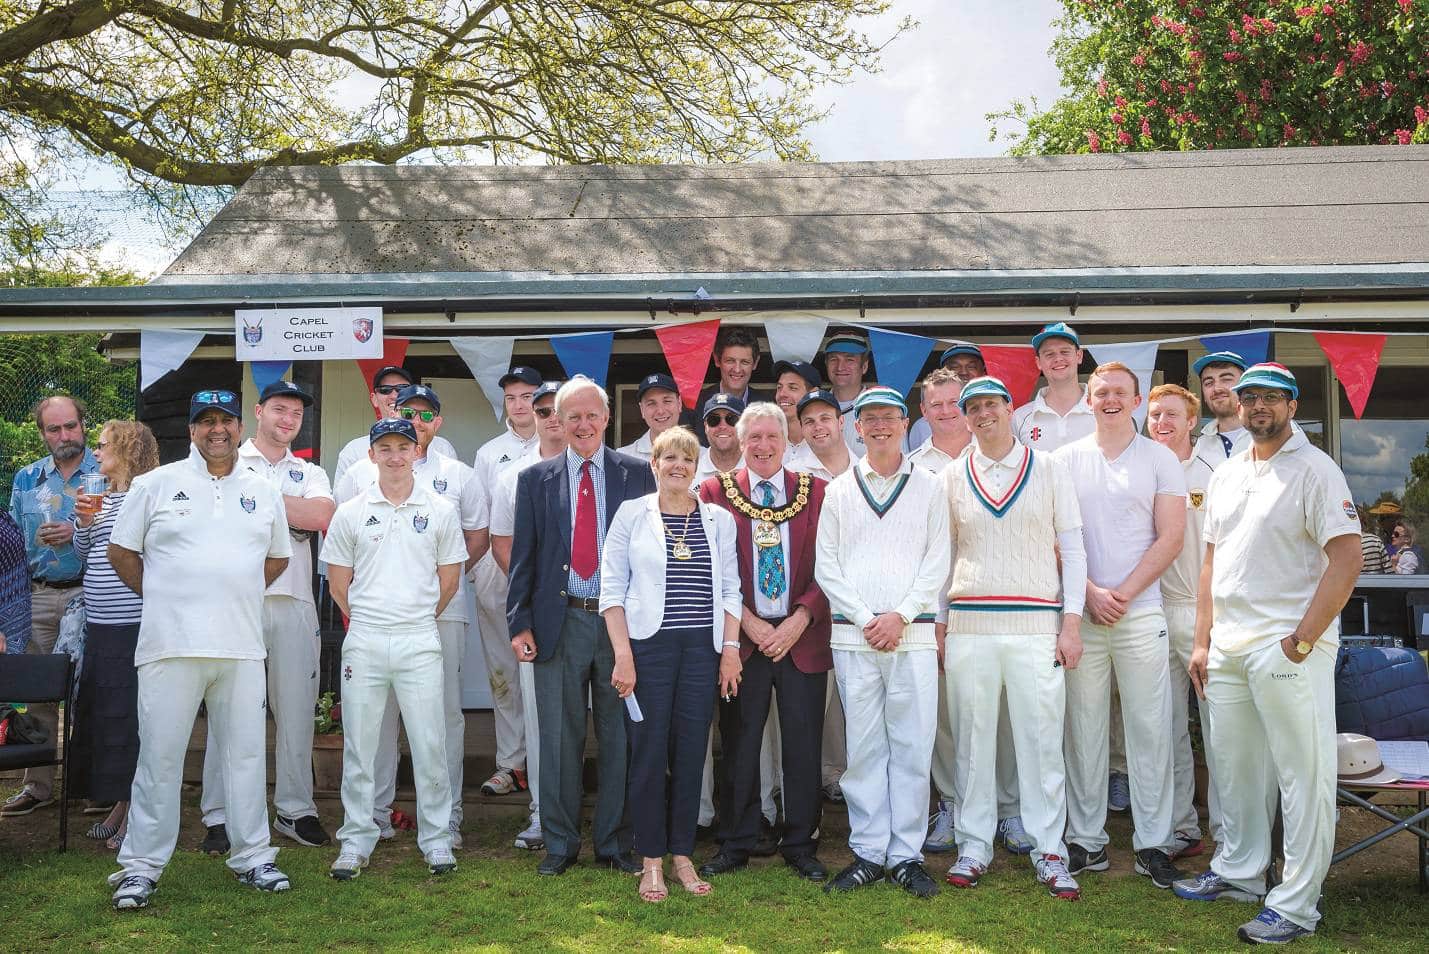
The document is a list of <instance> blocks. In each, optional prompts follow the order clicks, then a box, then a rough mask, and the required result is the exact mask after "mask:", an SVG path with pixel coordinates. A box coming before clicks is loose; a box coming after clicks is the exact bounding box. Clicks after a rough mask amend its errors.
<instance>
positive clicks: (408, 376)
mask: <svg viewBox="0 0 1429 954" xmlns="http://www.w3.org/2000/svg"><path fill="white" fill-rule="evenodd" d="M389 374H397V375H401V377H402V380H403V381H406V382H407V383H408V384H413V383H414V382H413V380H412V372H410V371H408V370H407V369H406V368H404V367H402V366H401V365H396V364H387V365H383V366H382V367H380V368H378V369H377V373H376V374H374V375H373V376H372V390H374V391H375V390H377V383H378V382H379V381H381V380H382V379H383V378H385V377H387V375H389Z"/></svg>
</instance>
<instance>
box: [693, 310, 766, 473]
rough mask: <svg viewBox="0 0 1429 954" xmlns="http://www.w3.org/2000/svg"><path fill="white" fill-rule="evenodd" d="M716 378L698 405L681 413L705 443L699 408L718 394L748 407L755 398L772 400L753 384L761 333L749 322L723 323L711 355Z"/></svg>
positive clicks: (706, 388)
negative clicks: (736, 399) (743, 323)
mask: <svg viewBox="0 0 1429 954" xmlns="http://www.w3.org/2000/svg"><path fill="white" fill-rule="evenodd" d="M710 362H711V363H712V364H713V365H714V370H715V374H716V380H715V383H714V384H710V385H706V386H705V387H703V388H701V389H700V393H699V396H698V397H697V398H696V399H695V406H694V407H692V408H688V409H686V410H682V411H681V412H680V423H681V424H683V425H685V426H686V427H688V428H689V429H690V430H691V431H693V432H694V433H695V434H696V436H698V437H699V439H700V444H701V445H702V446H708V445H706V444H705V437H704V432H703V431H702V430H701V428H700V417H699V413H700V409H701V408H703V407H704V406H705V402H706V401H708V400H709V399H710V398H711V397H713V396H714V395H716V394H729V395H732V396H733V397H737V398H739V399H740V400H741V401H743V402H744V405H745V407H748V406H749V405H750V404H751V403H752V402H754V401H767V400H769V392H768V391H767V390H765V389H764V388H756V387H754V386H753V384H752V383H751V382H752V381H753V380H754V372H755V371H756V370H758V369H759V334H758V331H757V329H755V328H752V327H749V326H747V325H721V326H720V329H719V332H718V333H717V334H716V335H715V343H714V350H713V351H712V352H711V354H710Z"/></svg>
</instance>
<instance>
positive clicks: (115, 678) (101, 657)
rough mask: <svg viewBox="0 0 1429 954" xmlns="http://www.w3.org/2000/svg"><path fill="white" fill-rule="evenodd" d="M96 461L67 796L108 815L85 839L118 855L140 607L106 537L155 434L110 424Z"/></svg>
mask: <svg viewBox="0 0 1429 954" xmlns="http://www.w3.org/2000/svg"><path fill="white" fill-rule="evenodd" d="M94 456H95V457H96V458H97V459H98V460H99V473H100V475H101V476H103V477H104V478H106V480H107V484H108V485H107V487H104V488H102V489H101V488H99V487H94V488H90V489H92V490H94V491H96V492H94V493H86V492H83V491H82V492H81V493H80V496H79V500H78V501H77V502H76V504H75V517H74V522H75V531H74V548H75V552H76V553H78V554H79V557H80V559H81V560H83V561H84V609H85V617H86V623H85V629H86V637H85V643H84V663H83V665H82V667H81V671H80V680H79V696H78V699H77V700H76V704H75V731H74V742H73V745H74V751H73V752H72V753H71V755H70V762H69V764H70V767H71V769H72V770H73V771H74V773H75V776H74V778H73V779H72V780H71V783H70V791H71V792H73V793H75V794H78V795H81V796H87V797H88V798H89V800H90V801H91V803H93V804H96V805H110V804H112V805H113V806H114V807H113V808H112V809H110V811H109V815H108V816H107V817H106V818H105V819H104V820H103V821H100V822H96V823H95V824H94V825H93V826H91V827H90V829H89V831H88V832H86V834H87V835H88V836H89V837H90V838H94V839H97V840H101V841H104V842H105V844H106V845H107V846H108V847H109V848H112V849H116V850H117V849H118V848H119V843H120V842H121V841H123V839H124V831H125V823H126V820H127V818H128V811H129V788H130V786H131V785H133V783H134V767H135V765H136V764H137V763H138V758H139V712H138V709H139V697H138V691H139V677H138V673H137V671H136V670H135V667H134V646H135V644H136V643H137V641H138V639H139V617H140V614H141V611H142V609H143V605H144V601H143V599H142V598H141V597H140V596H139V594H137V593H135V592H134V591H133V590H131V589H129V587H127V586H125V585H124V583H123V582H121V581H120V579H119V577H118V576H117V575H116V574H115V572H114V567H113V566H112V565H110V563H109V555H108V550H109V532H110V530H111V529H113V527H114V521H115V519H116V518H117V517H118V516H119V511H120V510H121V509H122V508H123V506H124V498H125V496H126V495H127V493H128V491H129V484H130V482H131V481H133V479H134V478H135V477H138V476H139V475H140V474H145V473H148V472H149V471H151V470H153V469H154V468H155V467H158V466H159V445H158V442H157V441H155V440H154V435H153V432H151V431H150V430H149V428H148V427H147V426H145V425H143V424H140V423H139V422H137V421H108V422H106V423H105V424H104V426H103V427H101V428H100V429H99V443H98V445H97V446H96V447H95V451H94Z"/></svg>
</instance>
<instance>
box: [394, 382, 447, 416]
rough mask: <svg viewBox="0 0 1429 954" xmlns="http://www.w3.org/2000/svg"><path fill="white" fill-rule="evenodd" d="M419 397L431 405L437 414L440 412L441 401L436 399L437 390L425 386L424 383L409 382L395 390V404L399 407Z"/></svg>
mask: <svg viewBox="0 0 1429 954" xmlns="http://www.w3.org/2000/svg"><path fill="white" fill-rule="evenodd" d="M418 398H421V399H422V400H423V401H426V402H427V403H428V404H430V405H431V406H432V410H434V411H436V412H437V413H438V414H440V413H442V402H441V401H439V400H437V392H436V391H433V390H432V389H431V388H429V387H427V386H426V385H425V384H409V385H407V386H406V387H405V388H403V389H402V390H400V391H398V392H397V406H398V407H401V406H402V405H403V404H406V403H407V402H408V401H415V400H417V399H418Z"/></svg>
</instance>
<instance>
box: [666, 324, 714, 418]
mask: <svg viewBox="0 0 1429 954" xmlns="http://www.w3.org/2000/svg"><path fill="white" fill-rule="evenodd" d="M717 334H719V319H718V318H712V319H710V320H708V321H693V322H688V323H686V324H681V325H667V326H665V327H664V328H656V329H655V337H656V338H658V339H660V347H661V349H662V350H664V352H665V361H666V362H668V363H669V365H670V374H671V376H673V377H674V379H675V384H676V386H677V387H679V389H680V401H681V403H683V404H684V405H685V407H687V408H690V409H693V408H694V406H695V404H696V402H698V401H699V399H700V388H702V387H704V383H705V370H706V369H707V368H709V365H710V355H711V354H713V353H714V343H715V335H717Z"/></svg>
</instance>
